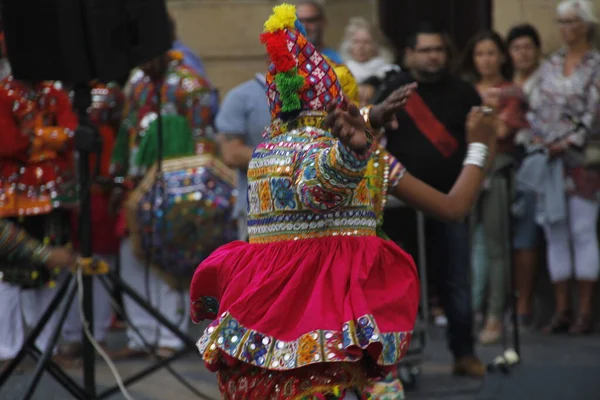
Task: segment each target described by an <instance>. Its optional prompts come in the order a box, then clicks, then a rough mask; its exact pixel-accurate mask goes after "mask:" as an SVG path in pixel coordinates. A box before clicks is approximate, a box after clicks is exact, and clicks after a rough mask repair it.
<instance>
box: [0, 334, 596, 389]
mask: <svg viewBox="0 0 600 400" xmlns="http://www.w3.org/2000/svg"><path fill="white" fill-rule="evenodd" d="M123 342H124V335H123V334H122V333H116V334H112V336H111V340H110V343H109V344H110V345H111V346H117V345H119V344H122V343H123ZM500 352H501V348H500V346H499V345H496V346H490V347H485V348H479V349H478V354H479V356H480V357H481V358H482V360H484V361H489V360H492V359H493V358H494V357H495V356H496V355H498V354H499V353H500ZM598 354H600V337H599V336H590V337H586V338H578V339H575V338H565V337H564V336H563V337H543V336H541V335H539V334H531V333H529V334H527V333H526V334H524V335H523V359H524V361H525V362H527V360H528V359H529V360H534V359H535V361H536V363H553V364H556V363H571V364H573V363H577V365H595V366H600V357H598ZM423 358H424V361H423V365H422V369H421V371H422V372H421V374H420V376H419V385H418V388H417V390H414V391H410V392H408V393H407V399H409V400H475V399H476V397H477V393H478V392H479V390H480V389H481V387H482V384H483V383H482V381H480V380H474V379H469V378H456V377H453V376H451V367H452V365H451V361H452V359H451V356H450V354H449V353H448V351H447V350H446V344H445V340H444V334H443V332H442V331H440V330H438V329H437V328H432V329H430V334H429V338H428V344H427V347H426V350H425V352H424V357H423ZM148 363H149V362H148V361H141V360H138V361H127V362H121V363H118V364H117V366H118V369H119V372H120V373H121V374H122V375H123V376H128V375H131V374H132V373H134V372H136V371H139V370H140V369H141V368H143V367H145V366H147V365H148ZM173 368H174V369H175V370H176V371H177V372H178V373H179V374H181V375H182V376H183V377H184V378H186V379H188V380H189V381H190V382H192V383H193V385H194V386H195V387H196V388H197V389H198V390H200V391H201V392H203V393H204V394H205V395H206V397H205V399H211V400H212V399H219V393H218V390H217V388H216V384H215V377H214V375H213V374H211V373H210V372H208V371H207V370H206V369H205V368H204V367H203V365H202V363H201V361H200V359H199V357H198V356H197V355H196V354H190V355H189V356H187V357H185V358H183V359H182V360H180V361H178V362H176V363H175V364H174V365H173ZM68 372H69V373H70V374H71V375H73V376H75V377H77V376H78V375H80V374H81V371H80V370H70V371H68ZM29 378H30V375H28V374H24V375H20V376H14V377H12V378H11V379H10V380H9V382H8V383H7V384H6V385H5V387H2V388H1V389H0V399H2V400H17V399H20V396H21V395H22V394H23V391H24V389H25V387H26V385H27V384H28V381H29ZM97 384H98V386H99V387H100V388H107V387H110V386H112V385H114V379H113V377H112V375H111V373H110V371H109V369H108V367H107V366H106V364H104V362H102V361H99V362H98V363H97ZM129 390H130V393H131V395H132V397H133V398H134V399H135V400H159V399H160V400H163V399H177V400H188V399H189V400H193V399H197V398H198V397H196V396H195V395H193V394H192V393H191V392H190V391H189V390H188V389H187V388H185V387H184V386H182V385H181V384H180V383H179V382H178V381H177V380H176V379H175V378H173V377H172V376H171V375H170V374H169V373H168V372H167V371H165V370H161V371H159V372H157V373H155V374H153V375H151V376H150V377H148V378H146V379H144V380H143V381H141V382H139V383H137V384H135V385H133V386H131V387H130V388H129ZM68 399H70V397H69V395H68V393H67V392H65V391H64V389H62V388H61V387H60V386H58V384H57V383H56V382H55V381H54V380H53V379H52V378H51V377H49V376H44V378H43V379H42V382H41V384H40V386H39V387H38V389H37V391H36V394H35V396H34V400H68ZM116 399H123V396H122V395H121V394H118V395H115V396H113V397H111V400H116Z"/></svg>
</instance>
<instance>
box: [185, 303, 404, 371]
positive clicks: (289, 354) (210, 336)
mask: <svg viewBox="0 0 600 400" xmlns="http://www.w3.org/2000/svg"><path fill="white" fill-rule="evenodd" d="M411 336H412V331H411V332H389V333H382V332H380V331H379V328H378V327H377V324H376V322H375V319H374V318H373V316H371V315H365V316H363V317H360V318H358V319H357V320H356V321H349V322H346V323H345V324H344V325H343V327H342V330H341V331H331V330H317V331H313V332H309V333H306V334H304V335H302V336H300V337H299V338H298V339H296V340H294V341H291V342H285V341H282V340H277V339H276V338H273V337H271V336H267V335H265V334H262V333H260V332H256V331H254V330H251V329H248V328H246V327H244V326H242V325H241V324H240V323H239V322H238V321H237V320H236V319H235V318H234V317H233V316H232V315H231V314H229V313H228V312H225V313H223V314H222V315H221V317H220V318H219V319H218V320H216V321H213V323H212V324H211V325H210V326H209V327H208V328H207V329H206V331H205V332H204V334H203V335H202V337H201V338H200V340H198V342H197V344H196V346H197V347H198V350H199V351H200V354H202V357H203V359H204V361H206V362H207V363H208V364H217V363H218V362H219V358H220V355H219V352H223V353H225V354H227V355H228V356H230V357H233V358H236V359H238V360H240V361H243V362H245V363H247V364H251V365H255V366H257V367H260V368H265V369H269V370H276V371H285V370H291V369H296V368H300V367H304V366H307V365H311V364H317V363H324V362H356V361H359V360H360V359H361V358H362V355H361V354H360V353H357V352H356V351H352V350H351V348H359V349H363V350H365V349H366V348H367V347H369V346H370V345H373V344H379V345H381V346H382V350H381V354H380V355H379V358H378V360H377V363H378V364H379V365H383V366H389V365H396V364H397V363H398V362H399V361H400V360H401V359H402V358H403V357H404V355H405V354H406V351H407V350H408V345H409V342H410V338H411Z"/></svg>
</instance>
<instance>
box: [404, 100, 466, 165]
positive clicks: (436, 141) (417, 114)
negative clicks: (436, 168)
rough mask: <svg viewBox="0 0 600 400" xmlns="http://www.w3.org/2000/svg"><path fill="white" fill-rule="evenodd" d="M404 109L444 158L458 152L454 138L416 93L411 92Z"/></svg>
mask: <svg viewBox="0 0 600 400" xmlns="http://www.w3.org/2000/svg"><path fill="white" fill-rule="evenodd" d="M404 109H405V110H406V112H407V113H408V115H409V116H410V117H411V118H412V120H413V122H414V123H415V125H416V126H417V128H418V129H419V130H420V131H421V133H422V134H423V135H425V137H426V138H427V139H428V140H429V141H430V142H431V144H433V145H434V146H435V148H436V149H437V150H438V151H439V152H440V153H442V155H443V156H444V157H450V156H451V155H452V154H454V152H455V151H456V150H458V141H457V140H456V138H455V137H454V136H452V135H451V134H450V132H448V130H447V129H446V127H445V126H444V124H442V123H441V122H440V121H439V120H438V119H437V118H436V116H435V115H434V114H433V112H431V110H430V109H429V107H428V106H427V104H425V101H423V98H422V97H421V96H419V94H418V93H416V92H413V93H412V94H411V95H410V97H409V98H408V101H407V102H406V105H405V106H404Z"/></svg>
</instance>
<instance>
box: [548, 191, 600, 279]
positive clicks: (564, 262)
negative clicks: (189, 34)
mask: <svg viewBox="0 0 600 400" xmlns="http://www.w3.org/2000/svg"><path fill="white" fill-rule="evenodd" d="M567 206H568V207H569V210H568V211H569V223H568V224H567V222H561V223H556V224H551V225H545V226H544V232H545V234H546V240H547V242H548V270H549V272H550V278H551V279H552V282H560V281H565V280H568V279H570V278H572V277H573V270H574V272H575V278H576V279H577V280H588V281H595V280H597V279H598V272H599V270H600V254H599V250H598V239H597V232H596V230H597V229H596V223H597V221H598V203H596V202H594V201H590V200H586V199H583V198H581V197H578V196H570V197H569V198H568V199H567ZM569 241H571V243H572V246H573V253H574V254H573V256H574V257H573V258H574V260H573V261H574V265H573V261H572V260H571V248H570V244H569Z"/></svg>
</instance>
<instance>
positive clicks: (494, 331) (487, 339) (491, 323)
mask: <svg viewBox="0 0 600 400" xmlns="http://www.w3.org/2000/svg"><path fill="white" fill-rule="evenodd" d="M501 338H502V322H501V321H500V319H499V318H497V317H488V319H487V320H486V322H485V326H484V327H483V329H482V330H481V332H480V333H479V343H481V344H483V345H488V344H494V343H497V342H498V341H500V339H501Z"/></svg>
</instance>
